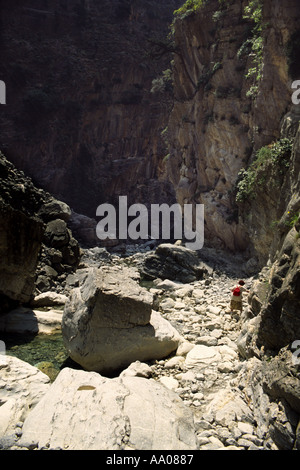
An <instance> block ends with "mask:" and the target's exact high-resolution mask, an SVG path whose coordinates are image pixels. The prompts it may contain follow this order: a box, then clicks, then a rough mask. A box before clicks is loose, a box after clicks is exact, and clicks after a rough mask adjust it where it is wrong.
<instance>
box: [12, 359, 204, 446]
mask: <svg viewBox="0 0 300 470" xmlns="http://www.w3.org/2000/svg"><path fill="white" fill-rule="evenodd" d="M18 445H20V446H22V445H24V446H26V447H28V445H32V446H36V447H37V448H38V449H46V448H49V449H57V448H60V449H63V450H122V449H126V450H163V449H166V450H181V449H183V450H186V449H196V437H195V429H194V424H193V417H192V413H191V411H190V410H189V409H188V408H186V407H185V406H184V404H183V402H182V401H181V399H180V398H179V397H178V396H177V395H176V394H175V393H174V392H172V391H171V390H168V389H167V388H166V387H164V386H163V385H161V384H159V383H158V382H155V381H154V380H152V379H150V380H147V379H144V378H140V377H123V378H120V377H118V378H115V379H107V378H104V377H102V376H101V375H99V374H97V373H95V372H86V371H78V370H73V369H69V368H66V369H63V370H62V372H60V374H59V376H58V377H57V379H56V380H55V382H54V383H53V384H52V386H51V388H50V390H49V393H47V394H46V395H45V396H44V398H42V400H41V401H40V402H39V403H38V405H37V406H36V407H35V408H34V410H33V411H32V412H31V413H30V415H29V416H28V417H27V419H26V421H25V423H24V426H23V435H22V438H21V440H20V441H19V443H18Z"/></svg>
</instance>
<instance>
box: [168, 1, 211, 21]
mask: <svg viewBox="0 0 300 470" xmlns="http://www.w3.org/2000/svg"><path fill="white" fill-rule="evenodd" d="M205 3H206V0H187V1H186V2H185V3H184V4H183V5H182V6H181V7H180V8H178V10H175V11H174V16H175V18H180V19H183V18H185V17H186V16H188V15H190V14H191V13H193V12H195V11H197V10H199V8H201V7H202V6H203V5H204V4H205Z"/></svg>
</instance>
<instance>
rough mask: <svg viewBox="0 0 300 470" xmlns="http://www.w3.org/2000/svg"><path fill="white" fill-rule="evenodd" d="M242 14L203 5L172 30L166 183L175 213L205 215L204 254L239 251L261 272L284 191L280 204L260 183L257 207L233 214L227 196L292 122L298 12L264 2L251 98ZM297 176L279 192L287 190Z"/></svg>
mask: <svg viewBox="0 0 300 470" xmlns="http://www.w3.org/2000/svg"><path fill="white" fill-rule="evenodd" d="M248 4H249V2H247V1H242V0H236V1H232V2H226V5H223V6H222V7H221V6H220V4H219V2H218V1H209V2H207V3H206V4H205V5H204V6H203V7H202V8H200V9H199V11H198V12H196V13H194V14H190V15H188V16H187V17H185V18H184V19H178V20H177V21H176V23H175V44H176V47H177V53H176V54H175V55H174V61H175V65H174V92H175V103H174V107H173V110H172V113H171V116H170V119H169V125H168V134H169V142H170V151H169V153H170V155H169V159H168V162H167V173H168V175H169V177H170V179H171V181H172V183H173V185H174V188H175V191H176V196H177V199H178V201H179V202H180V203H203V204H204V205H205V221H206V242H207V243H208V244H214V245H215V246H221V247H226V248H229V249H230V250H245V249H246V250H247V249H248V250H249V253H251V254H253V253H254V254H255V255H256V256H257V257H258V260H259V263H260V264H262V265H263V264H264V263H265V262H266V261H267V259H268V256H269V252H270V239H272V235H273V233H272V232H273V228H272V220H273V221H274V220H278V219H279V218H280V217H281V216H282V214H283V212H284V210H285V209H286V207H287V203H288V199H289V197H290V190H288V189H286V191H285V193H284V195H283V197H282V195H281V198H280V204H279V197H278V196H279V192H278V191H276V192H274V190H273V189H271V188H268V183H267V182H266V185H265V188H264V191H262V192H264V193H265V197H264V198H263V199H262V200H260V198H257V199H256V200H255V201H252V202H251V203H250V206H249V204H248V205H239V206H238V205H237V204H236V193H235V186H236V183H237V180H238V175H239V172H240V170H241V169H242V168H248V165H249V164H250V163H251V162H252V161H253V159H254V158H255V154H256V151H257V150H258V149H260V148H261V147H262V146H265V145H267V144H270V143H272V142H273V141H276V140H278V139H279V138H280V136H281V131H282V119H283V117H284V116H286V119H288V116H290V115H289V114H287V113H289V112H293V111H292V109H291V95H292V90H291V83H292V77H291V76H290V75H289V68H288V57H287V53H286V47H287V45H288V44H289V42H290V39H291V37H292V35H293V34H294V33H295V31H296V30H297V18H298V17H299V5H298V4H297V2H296V1H293V0H285V1H280V2H279V1H272V2H271V1H265V2H263V9H262V24H263V30H262V33H261V36H262V44H263V47H262V71H261V78H260V79H259V80H258V81H257V84H256V86H257V89H256V93H255V96H254V94H252V93H251V79H249V78H246V76H247V73H248V72H249V70H250V69H251V68H252V67H253V55H254V54H253V52H252V53H251V48H249V40H250V39H251V38H252V37H253V28H254V23H253V21H252V20H251V19H245V18H244V12H245V6H247V5H248ZM294 79H295V78H294ZM249 91H250V93H249ZM294 111H295V110H294ZM283 133H284V131H283ZM297 175H298V173H295V176H294V180H293V181H294V182H293V183H292V182H291V181H290V182H289V183H287V186H288V187H289V188H290V189H291V185H292V184H294V185H295V184H296V181H297V178H298V176H297ZM282 199H283V200H282ZM279 214H280V215H279ZM274 250H275V251H276V248H275V247H274Z"/></svg>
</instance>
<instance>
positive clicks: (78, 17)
mask: <svg viewBox="0 0 300 470" xmlns="http://www.w3.org/2000/svg"><path fill="white" fill-rule="evenodd" d="M179 4H180V1H178V0H168V1H165V2H159V1H156V0H149V1H143V2H138V1H135V0H113V1H106V0H101V1H96V0H84V1H76V2H74V1H73V0H61V1H60V0H54V1H51V2H50V1H48V0H39V1H37V0H26V1H16V2H14V5H13V7H12V5H11V2H8V1H6V0H2V1H1V21H2V26H1V70H0V75H1V79H2V80H4V81H5V83H6V87H7V104H6V106H5V107H4V106H2V109H1V116H0V125H1V141H0V148H1V149H2V151H3V152H4V153H5V155H6V156H7V158H9V159H10V160H11V161H12V162H13V163H14V164H15V165H16V166H17V167H18V168H20V169H22V170H23V171H25V172H26V174H27V175H29V176H30V177H32V178H33V180H34V181H35V182H37V183H38V184H39V185H40V186H42V187H43V188H44V189H46V190H47V191H50V192H51V193H52V194H53V195H55V196H56V197H58V198H59V199H61V200H63V201H65V202H66V203H68V204H69V205H70V206H71V208H72V209H73V210H74V211H75V212H78V213H81V214H85V215H87V216H89V217H95V215H96V208H97V206H98V205H99V204H101V203H103V202H115V200H116V199H117V197H118V196H119V195H128V197H129V199H130V200H131V201H134V202H140V203H150V202H151V201H152V202H156V203H159V202H167V201H169V200H174V194H173V190H172V187H171V185H170V184H168V183H167V182H166V181H164V180H163V177H162V172H161V167H162V161H163V158H164V156H165V155H166V153H167V150H166V146H165V142H164V140H163V138H162V137H161V131H162V130H163V129H164V127H165V126H166V122H167V118H168V114H169V110H170V106H171V102H172V100H171V97H172V93H168V92H167V93H164V94H162V93H159V92H157V93H154V92H151V89H152V81H153V80H155V79H156V80H159V79H160V78H161V77H162V72H163V71H164V70H166V69H168V68H169V63H170V48H169V44H168V41H167V40H166V37H167V35H168V32H169V30H168V27H169V24H170V22H171V20H172V12H173V10H174V9H175V8H176V7H177V6H178V5H179ZM162 86H163V90H164V87H165V86H166V88H167V81H166V83H165V84H164V83H163V82H162Z"/></svg>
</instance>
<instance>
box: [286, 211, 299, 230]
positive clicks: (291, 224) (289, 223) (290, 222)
mask: <svg viewBox="0 0 300 470" xmlns="http://www.w3.org/2000/svg"><path fill="white" fill-rule="evenodd" d="M288 215H289V220H288V221H287V222H286V225H287V227H289V228H293V227H294V226H295V225H296V223H297V222H298V220H299V218H300V212H297V213H296V214H293V215H290V212H288Z"/></svg>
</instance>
